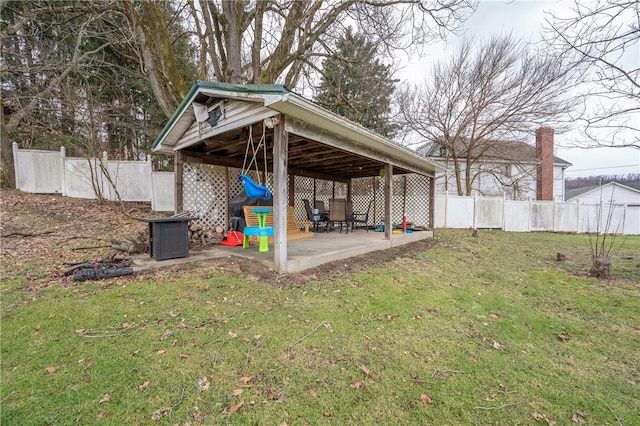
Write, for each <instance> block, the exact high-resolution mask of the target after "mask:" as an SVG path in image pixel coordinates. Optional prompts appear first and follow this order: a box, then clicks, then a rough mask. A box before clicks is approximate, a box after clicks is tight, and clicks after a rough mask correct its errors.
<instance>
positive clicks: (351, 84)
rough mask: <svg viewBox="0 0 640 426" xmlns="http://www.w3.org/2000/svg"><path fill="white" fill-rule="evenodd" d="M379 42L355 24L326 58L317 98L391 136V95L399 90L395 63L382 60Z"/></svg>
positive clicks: (331, 108) (324, 105)
mask: <svg viewBox="0 0 640 426" xmlns="http://www.w3.org/2000/svg"><path fill="white" fill-rule="evenodd" d="M378 56H379V55H378V49H377V46H376V45H375V43H373V42H371V41H370V40H367V38H366V37H364V36H362V35H358V34H354V33H353V31H352V29H351V28H348V29H347V32H346V33H345V35H344V36H343V37H342V38H341V39H340V40H338V43H337V46H336V51H335V52H334V53H333V54H332V55H331V56H329V57H328V58H326V59H325V60H324V61H323V64H322V66H323V71H322V78H321V81H320V85H319V86H318V87H317V90H318V93H317V95H316V98H315V100H316V102H317V103H318V104H319V105H321V106H323V107H325V108H327V109H329V110H330V111H333V112H335V113H336V114H339V115H341V116H343V117H345V118H348V119H350V120H351V121H354V122H356V123H360V124H362V125H363V126H364V127H366V128H368V129H370V130H373V131H374V132H377V133H379V134H381V135H383V136H387V137H391V136H392V135H393V133H394V131H395V126H394V125H393V124H392V123H391V117H390V116H391V96H392V95H393V92H394V90H395V81H396V80H393V78H392V72H391V66H390V65H385V64H384V63H382V62H381V61H380V59H379V57H378Z"/></svg>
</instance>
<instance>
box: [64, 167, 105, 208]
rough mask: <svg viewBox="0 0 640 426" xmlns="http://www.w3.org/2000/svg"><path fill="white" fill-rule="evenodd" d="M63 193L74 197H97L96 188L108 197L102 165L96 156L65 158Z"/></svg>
mask: <svg viewBox="0 0 640 426" xmlns="http://www.w3.org/2000/svg"><path fill="white" fill-rule="evenodd" d="M64 183H65V184H64V188H63V189H62V195H65V196H67V197H73V198H96V190H97V191H99V193H101V194H103V196H105V197H106V191H105V188H106V186H105V185H104V182H103V176H102V173H100V166H99V164H98V161H97V160H96V159H95V158H92V159H91V160H89V159H87V158H65V160H64Z"/></svg>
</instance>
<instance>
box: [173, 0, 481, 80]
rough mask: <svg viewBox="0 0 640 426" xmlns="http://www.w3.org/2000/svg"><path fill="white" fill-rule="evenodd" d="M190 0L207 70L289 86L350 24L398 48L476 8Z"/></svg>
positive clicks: (417, 0)
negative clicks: (277, 82)
mask: <svg viewBox="0 0 640 426" xmlns="http://www.w3.org/2000/svg"><path fill="white" fill-rule="evenodd" d="M186 1H187V2H188V7H187V8H185V11H187V12H188V13H189V14H190V15H191V16H190V17H189V19H190V20H191V21H192V22H194V30H195V31H196V35H197V39H198V43H197V44H198V49H199V55H198V58H199V60H198V63H199V64H200V67H201V69H200V70H199V74H200V75H201V76H203V77H204V76H206V77H207V78H212V79H215V80H218V81H224V82H232V83H242V82H246V83H275V82H276V81H281V82H282V83H284V84H286V85H287V86H289V87H296V86H297V84H298V83H299V80H300V78H301V77H302V76H303V75H304V74H305V71H306V70H305V69H306V68H308V67H312V68H314V69H317V65H318V64H317V59H318V58H321V57H324V56H326V54H327V51H328V49H331V47H332V46H334V45H335V41H336V40H338V39H339V37H340V36H341V35H342V34H343V33H344V31H345V30H346V28H347V27H348V26H349V25H353V24H354V23H356V25H357V26H358V27H359V28H358V29H359V30H360V31H362V32H363V33H364V34H365V35H366V36H367V38H368V39H370V40H374V42H376V44H384V45H385V46H386V47H387V48H388V50H389V51H394V52H397V51H398V50H408V49H420V48H421V47H423V46H424V45H425V43H427V42H428V41H430V40H432V39H433V38H434V37H442V36H443V35H444V34H445V33H447V32H449V31H454V30H455V29H457V28H458V26H459V25H460V24H461V23H462V22H463V21H464V19H466V17H467V16H468V15H469V14H470V13H471V12H473V10H474V9H475V4H474V2H473V1H470V0H427V1H424V0H388V1H382V2H380V1H371V0H364V1H363V0H346V1H345V0H324V1H323V0H295V1H294V0H268V1H256V2H249V1H230V0H212V1H201V2H198V1H195V0H186Z"/></svg>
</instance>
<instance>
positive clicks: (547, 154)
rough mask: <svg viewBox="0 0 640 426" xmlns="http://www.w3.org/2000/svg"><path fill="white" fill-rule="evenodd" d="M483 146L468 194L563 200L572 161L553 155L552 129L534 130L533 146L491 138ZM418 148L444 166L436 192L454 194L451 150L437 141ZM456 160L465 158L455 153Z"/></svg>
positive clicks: (438, 179) (456, 190)
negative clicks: (566, 170)
mask: <svg viewBox="0 0 640 426" xmlns="http://www.w3.org/2000/svg"><path fill="white" fill-rule="evenodd" d="M483 149H486V150H485V151H484V152H483V153H482V155H481V158H479V159H478V160H477V161H476V163H475V164H474V165H473V166H472V174H473V175H474V176H475V179H474V181H473V184H472V192H471V195H480V196H503V195H506V197H507V198H508V199H512V200H528V199H534V200H549V201H550V200H556V201H563V200H564V199H565V194H564V180H565V169H566V168H567V167H569V166H571V163H569V162H567V161H565V160H563V159H561V158H558V157H555V156H554V155H553V150H554V131H553V129H551V128H546V127H542V128H539V129H537V130H536V146H533V145H530V144H528V143H526V142H523V141H514V140H492V141H489V142H488V143H487V144H486V146H485V147H483ZM417 151H418V153H419V154H421V155H424V156H425V157H427V158H428V159H429V160H431V161H432V162H434V163H436V164H439V165H440V166H442V167H443V168H445V169H446V171H445V172H441V173H438V174H436V193H440V194H443V193H445V192H448V193H449V194H457V192H458V189H457V185H456V178H455V172H454V166H453V159H452V153H450V152H448V150H447V149H445V148H444V147H442V145H440V144H438V143H436V142H430V143H427V144H425V145H422V146H421V147H420V148H418V150H417ZM478 155H480V153H478ZM458 159H459V161H460V162H461V163H462V164H463V165H464V160H465V159H464V157H462V156H461V155H458ZM463 175H464V171H463ZM462 178H463V179H464V177H462Z"/></svg>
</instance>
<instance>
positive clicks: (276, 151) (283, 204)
mask: <svg viewBox="0 0 640 426" xmlns="http://www.w3.org/2000/svg"><path fill="white" fill-rule="evenodd" d="M278 121H279V123H278V125H277V126H276V127H275V128H274V129H273V266H274V269H275V270H276V272H286V271H287V213H286V212H287V200H288V197H287V192H288V191H287V163H288V155H289V137H288V133H287V132H286V131H285V129H284V124H285V123H284V121H285V116H284V115H280V116H279V120H278Z"/></svg>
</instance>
